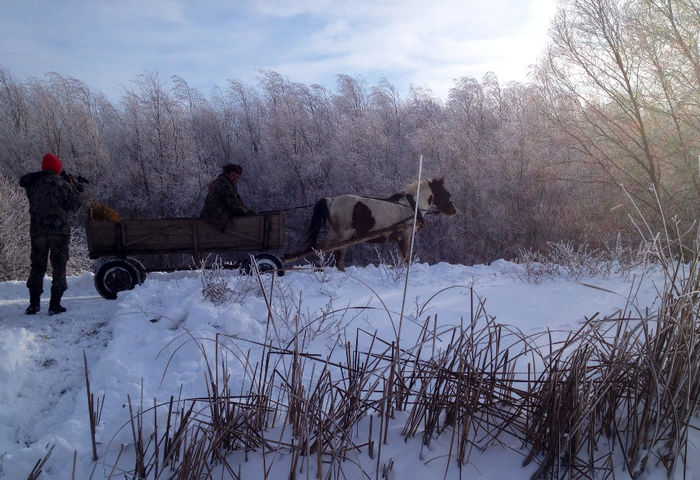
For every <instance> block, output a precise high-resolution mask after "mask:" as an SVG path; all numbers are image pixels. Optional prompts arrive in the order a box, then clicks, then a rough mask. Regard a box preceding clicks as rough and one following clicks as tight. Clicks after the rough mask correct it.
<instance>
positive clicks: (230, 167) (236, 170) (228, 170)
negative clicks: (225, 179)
mask: <svg viewBox="0 0 700 480" xmlns="http://www.w3.org/2000/svg"><path fill="white" fill-rule="evenodd" d="M231 172H233V173H237V174H238V175H243V167H241V166H240V165H236V164H235V163H229V164H228V165H224V174H226V175H228V174H229V173H231Z"/></svg>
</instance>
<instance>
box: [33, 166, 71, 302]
mask: <svg viewBox="0 0 700 480" xmlns="http://www.w3.org/2000/svg"><path fill="white" fill-rule="evenodd" d="M61 167H62V163H61V160H60V159H59V158H58V157H57V156H56V155H53V154H51V153H47V154H46V155H44V158H43V159H42V161H41V171H39V172H32V173H28V174H26V175H24V176H23V177H22V178H20V180H19V184H20V186H21V187H23V188H24V189H25V190H26V192H27V198H28V199H29V216H30V224H29V234H30V237H31V248H32V250H31V254H30V259H31V271H30V273H29V278H28V279H27V288H28V289H29V306H28V307H27V309H26V310H25V313H26V314H27V315H34V314H35V313H37V312H38V311H39V310H40V298H41V293H42V292H43V290H44V287H43V285H44V274H45V273H46V265H47V260H48V259H49V256H50V258H51V269H52V281H51V300H50V302H49V315H55V314H57V313H62V312H65V311H66V309H65V308H64V307H62V306H61V297H62V296H63V292H65V291H66V289H67V288H68V284H67V283H66V263H68V245H69V243H70V225H68V212H70V211H71V210H77V209H78V208H80V204H81V197H82V195H81V193H80V190H79V189H78V188H77V185H76V183H75V180H73V179H70V181H66V180H65V179H64V178H61V176H60V174H61Z"/></svg>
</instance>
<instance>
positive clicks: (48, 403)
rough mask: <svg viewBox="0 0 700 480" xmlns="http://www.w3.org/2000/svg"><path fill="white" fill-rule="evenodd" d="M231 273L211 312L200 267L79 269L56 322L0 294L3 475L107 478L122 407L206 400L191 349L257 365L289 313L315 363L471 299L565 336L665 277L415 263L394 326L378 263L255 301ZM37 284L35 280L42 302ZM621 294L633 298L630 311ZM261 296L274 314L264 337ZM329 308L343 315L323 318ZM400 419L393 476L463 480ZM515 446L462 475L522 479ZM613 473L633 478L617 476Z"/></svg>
mask: <svg viewBox="0 0 700 480" xmlns="http://www.w3.org/2000/svg"><path fill="white" fill-rule="evenodd" d="M227 274H228V275H230V278H229V279H228V282H229V283H228V284H229V286H230V287H231V289H232V290H233V291H234V292H235V295H234V298H233V299H232V300H230V301H229V302H227V303H224V304H222V305H218V306H217V305H214V304H213V303H212V302H210V301H209V300H206V299H205V298H204V297H203V294H202V281H201V276H200V274H199V272H197V271H180V272H174V273H151V274H149V276H148V278H147V279H146V281H145V282H144V283H143V284H142V285H140V286H137V287H136V288H135V289H134V290H131V291H128V292H122V293H120V294H119V296H118V299H117V300H105V299H103V298H101V297H100V296H99V295H98V294H97V292H96V291H95V289H94V286H93V277H92V275H91V274H85V275H82V276H79V277H71V278H69V280H68V285H69V288H68V291H67V292H66V294H65V296H64V301H63V304H64V306H65V307H66V308H67V309H68V311H67V312H66V313H65V314H62V315H58V316H53V317H49V316H48V315H47V307H48V301H47V300H46V298H44V301H43V302H42V310H41V312H40V313H39V314H37V315H35V316H28V315H24V308H25V307H26V305H27V290H26V287H25V285H24V282H4V283H0V479H13V480H14V479H24V478H27V475H28V474H29V472H30V471H31V470H32V468H33V467H34V464H35V463H36V462H37V460H39V459H40V458H42V457H43V456H44V455H45V454H46V452H47V451H48V448H49V447H50V446H51V445H55V448H54V451H53V453H52V455H51V456H50V458H49V460H48V462H47V463H46V465H45V467H44V469H43V473H42V474H41V476H40V477H39V478H43V479H57V480H63V479H70V478H72V477H71V475H72V468H73V455H74V452H77V453H76V458H77V470H76V476H75V478H78V479H87V478H93V479H103V478H105V479H106V478H108V477H109V475H110V471H111V468H112V464H113V463H114V459H115V458H116V456H117V454H118V452H119V448H120V446H121V445H125V446H127V450H128V447H129V446H130V445H131V444H132V443H133V438H132V432H131V427H130V425H129V423H128V420H129V405H128V401H129V399H130V400H131V402H132V404H133V406H134V408H136V407H137V406H138V405H139V404H140V402H141V401H142V400H141V399H144V400H143V402H144V405H145V408H147V407H148V406H152V405H153V402H154V399H156V400H157V401H158V402H165V401H167V400H168V399H169V398H170V396H171V395H173V396H175V397H176V398H177V397H178V396H181V397H182V398H192V397H199V396H206V394H207V390H206V379H205V372H206V369H207V360H206V358H204V356H203V354H202V352H201V351H200V348H199V343H202V344H205V343H206V342H207V341H208V340H206V339H214V338H215V337H216V335H217V334H220V335H222V336H226V337H225V338H226V341H227V345H229V347H230V350H229V352H228V353H229V355H230V358H229V363H230V364H232V365H233V364H234V363H235V361H236V359H241V358H244V357H245V356H246V354H247V352H249V351H250V352H251V353H250V358H254V359H257V358H259V352H260V348H261V347H259V346H258V345H257V344H256V343H255V342H264V341H265V340H266V335H267V338H268V339H270V338H275V341H278V342H280V344H283V343H284V342H291V341H292V340H293V338H294V331H295V329H296V328H297V327H296V326H295V324H294V322H289V321H284V319H285V318H291V316H290V315H287V316H286V317H285V315H283V313H284V312H287V313H289V312H297V311H298V312H299V317H300V320H299V322H300V323H301V324H304V325H306V328H307V333H308V335H307V336H306V337H305V338H306V339H307V340H306V344H305V345H304V350H305V351H307V352H313V353H318V354H321V356H322V357H325V356H326V355H328V354H329V352H330V351H331V349H333V348H337V346H338V344H339V338H340V339H343V340H344V339H345V338H348V339H350V338H352V339H354V338H355V331H356V329H358V328H361V329H364V330H366V331H369V332H374V331H376V332H377V336H378V337H379V338H384V339H389V340H391V339H394V338H395V332H396V331H397V329H398V328H399V325H400V328H401V338H402V339H404V338H405V339H415V338H417V337H418V335H419V331H420V328H421V327H422V325H423V322H424V320H425V318H426V317H427V316H432V317H433V318H434V317H435V316H437V319H438V327H439V328H440V329H447V328H449V327H450V326H454V325H459V324H460V322H464V321H467V320H468V318H469V315H470V305H471V304H472V302H473V301H474V298H481V299H483V300H484V302H485V307H486V310H487V312H488V313H489V315H492V316H495V317H496V321H497V322H499V323H500V324H504V325H509V326H511V327H512V328H515V329H518V330H520V331H522V332H524V333H526V334H532V333H537V332H541V331H544V330H546V329H550V330H551V331H553V332H555V334H560V335H562V336H563V335H565V333H566V332H568V331H571V330H572V329H575V328H576V327H577V325H579V323H580V322H582V321H584V320H585V319H586V318H590V317H591V316H593V315H595V314H600V315H608V314H613V313H614V312H616V311H618V310H619V309H624V310H627V309H629V308H633V307H636V308H646V307H649V308H652V309H653V308H654V307H655V306H658V305H656V302H657V301H658V300H657V290H658V289H659V288H660V283H662V282H663V277H662V275H661V274H660V273H659V272H655V273H648V272H647V273H645V274H642V272H636V273H635V274H627V275H610V276H608V277H605V278H587V279H583V280H575V279H572V278H567V277H565V276H559V277H548V278H544V279H542V281H540V282H538V283H533V282H528V281H526V280H525V279H524V271H523V269H522V267H521V266H519V265H516V264H514V263H510V262H507V261H503V260H500V261H497V262H494V263H493V264H491V265H475V266H461V265H449V264H446V263H440V264H437V265H427V264H416V265H413V266H412V268H411V271H410V275H409V281H408V288H407V290H406V296H405V297H406V300H405V304H404V311H405V314H404V319H403V321H401V322H400V320H399V317H400V312H401V310H402V299H403V296H404V294H403V293H404V277H402V276H400V275H398V274H397V272H396V271H395V270H392V269H390V268H389V267H386V266H378V267H377V266H368V267H365V268H355V267H349V268H348V269H347V272H346V273H340V272H336V271H334V270H333V271H332V270H324V271H322V272H319V271H315V270H300V271H291V272H288V273H287V274H286V275H285V276H284V277H276V279H275V281H274V285H273V286H272V287H271V285H272V284H271V278H270V276H269V275H267V276H265V277H264V278H263V282H264V285H265V289H266V294H265V295H263V293H262V290H261V289H260V285H259V284H258V283H257V280H256V279H255V278H253V277H246V276H239V275H238V274H237V273H233V272H229V273H227ZM49 281H50V279H49V278H47V279H45V287H44V291H45V292H48V291H49ZM593 287H595V288H593ZM270 290H271V291H272V294H271V295H270ZM631 290H632V291H635V292H636V295H635V298H634V299H633V302H632V304H629V299H628V297H629V292H630V291H631ZM473 294H474V295H475V296H473ZM44 297H46V294H45V295H44ZM268 297H270V298H271V301H272V304H273V309H274V310H275V312H276V313H277V314H279V315H278V316H276V317H275V322H274V323H275V324H274V326H273V327H272V330H270V331H268V325H267V317H268V309H267V301H268ZM299 305H301V308H300V309H298V307H299ZM345 307H368V308H359V309H346V308H345ZM336 310H342V311H344V313H342V314H335V315H326V316H325V317H323V316H322V315H321V313H322V312H330V311H336ZM556 332H560V333H556ZM194 339H197V342H195V341H194ZM83 352H85V355H86V358H87V362H88V365H89V377H90V384H91V390H92V392H93V393H95V396H96V397H101V396H102V395H104V410H103V412H102V417H101V421H100V424H99V426H98V429H97V438H98V442H99V444H98V455H99V457H100V459H99V460H98V461H97V462H93V461H92V446H91V441H90V427H89V416H88V406H87V400H86V389H85V376H84V375H85V373H84V364H83ZM230 374H231V379H230V385H231V391H232V392H236V393H237V392H239V391H240V389H241V385H242V384H243V382H244V381H245V371H244V369H242V368H234V367H231V370H230ZM400 417H401V413H399V414H398V416H397V419H396V421H395V422H393V423H392V424H391V425H390V431H389V442H388V444H386V445H383V446H382V448H383V452H382V458H383V459H386V461H388V460H389V459H392V460H393V462H394V464H393V467H392V472H391V475H390V478H396V479H404V478H442V477H443V476H444V475H445V471H446V470H447V478H450V479H455V478H460V471H459V469H458V468H457V466H456V463H455V462H454V460H453V461H452V462H451V463H450V462H447V460H446V457H447V452H448V450H449V443H450V436H449V435H444V436H441V437H439V438H437V439H436V440H435V441H434V442H432V443H431V445H430V447H429V449H425V448H423V449H422V448H421V441H420V438H418V437H416V438H412V439H409V440H408V441H405V440H404V439H403V438H402V437H401V436H400V430H401V427H402V425H403V423H402V422H401V418H400ZM161 421H163V419H161V418H159V422H161ZM147 428H150V427H148V426H146V427H145V429H146V430H147ZM690 435H691V437H690V441H689V455H688V458H689V459H691V460H690V463H689V465H688V466H687V471H686V477H685V478H687V479H693V478H695V479H698V478H700V464H699V463H698V462H699V461H698V460H697V458H698V457H700V455H697V454H696V453H697V450H698V443H699V442H700V436H698V432H697V430H691V434H690ZM518 449H519V445H518V444H517V443H515V444H514V445H513V448H506V447H491V448H489V449H487V450H486V451H485V452H476V451H475V452H473V453H472V455H471V456H470V459H469V463H468V464H467V465H466V466H464V467H463V471H462V472H461V475H462V476H463V478H484V479H490V478H498V479H501V478H529V477H530V475H532V473H533V472H534V471H535V466H534V465H533V464H530V465H529V466H527V467H523V466H522V461H523V457H522V451H518ZM694 452H695V453H694ZM358 456H363V457H364V458H365V459H366V462H367V463H366V465H367V466H369V468H371V470H369V476H370V477H372V478H373V477H374V472H375V470H374V467H373V466H371V465H373V463H372V462H373V461H370V460H369V459H368V458H367V455H366V454H358ZM693 459H695V460H693ZM263 461H264V460H263V459H262V458H261V456H260V455H256V453H254V452H251V453H249V454H248V460H247V461H245V460H244V457H243V456H241V457H240V460H238V459H236V460H235V465H238V463H241V472H242V473H243V478H263V475H262V474H261V473H260V469H261V468H262V465H263ZM268 461H269V459H268ZM363 461H364V460H363ZM312 463H313V462H312ZM268 466H269V465H268ZM131 467H133V465H131V466H129V468H131ZM273 467H274V468H273V469H272V471H271V474H270V477H269V478H280V479H281V478H287V476H288V473H289V467H288V464H285V458H283V457H282V458H278V459H277V463H276V464H275V465H274V466H273ZM353 472H354V474H353ZM347 473H350V475H351V476H350V478H363V477H362V475H361V474H360V473H359V471H357V470H356V469H350V468H349V469H348V471H347ZM353 475H355V476H353ZM615 475H616V478H622V479H625V478H630V477H629V474H628V473H626V472H624V471H622V470H621V469H619V470H618V471H616V472H615ZM305 476H306V475H305V474H304V477H305ZM119 478H121V477H119ZM300 478H301V477H300ZM365 478H366V477H365ZM643 478H647V479H652V480H656V479H662V478H665V474H664V472H663V470H662V469H660V468H652V469H651V470H650V471H649V472H647V473H645V474H644V477H643ZM679 478H681V477H679Z"/></svg>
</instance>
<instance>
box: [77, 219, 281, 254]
mask: <svg viewBox="0 0 700 480" xmlns="http://www.w3.org/2000/svg"><path fill="white" fill-rule="evenodd" d="M266 219H267V220H266ZM266 224H267V228H266ZM266 230H267V233H268V238H267V242H265V237H264V233H265V231H266ZM86 231H87V237H88V250H89V252H90V254H91V255H92V256H99V255H114V254H119V252H118V250H119V248H120V245H119V239H118V238H117V235H118V234H119V233H121V240H122V245H121V247H123V253H124V254H137V253H175V252H196V251H207V250H234V251H236V250H238V251H249V250H263V249H279V248H282V247H283V245H284V215H282V214H274V215H256V216H251V217H236V218H233V219H232V220H231V222H230V223H229V225H228V226H227V228H226V231H225V232H223V233H222V232H220V231H218V230H216V229H215V228H213V227H212V226H211V225H209V224H208V223H206V222H205V221H203V220H201V219H198V218H159V219H124V220H122V222H121V232H119V224H115V223H112V222H102V221H95V220H88V223H87V226H86Z"/></svg>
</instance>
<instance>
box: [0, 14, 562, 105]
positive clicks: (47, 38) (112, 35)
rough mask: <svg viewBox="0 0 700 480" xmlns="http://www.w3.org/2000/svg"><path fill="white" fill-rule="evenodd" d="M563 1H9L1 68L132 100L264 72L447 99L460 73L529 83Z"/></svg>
mask: <svg viewBox="0 0 700 480" xmlns="http://www.w3.org/2000/svg"><path fill="white" fill-rule="evenodd" d="M555 10H556V0H432V1H421V0H359V1H336V0H307V1H303V2H300V1H292V0H252V1H251V0H228V1H224V0H202V1H195V0H190V1H188V0H120V1H105V0H43V1H42V0H22V1H17V0H0V38H1V39H2V40H1V41H0V67H2V68H4V69H5V70H6V71H8V72H9V73H10V74H11V75H12V76H13V77H15V79H17V80H22V81H23V80H26V79H29V78H30V77H37V78H45V75H46V74H47V73H49V72H57V73H60V74H62V75H64V76H68V77H74V78H77V79H78V80H81V81H83V82H84V83H86V84H87V86H88V87H90V89H92V90H95V91H98V92H102V93H104V94H106V95H107V96H108V97H109V98H110V99H113V100H116V99H118V98H120V97H121V96H122V95H123V94H124V92H125V91H126V90H128V89H132V88H134V86H135V80H136V79H137V78H138V76H139V75H141V74H144V73H149V74H151V73H155V74H157V75H158V78H159V79H160V80H161V81H162V82H164V83H165V84H168V83H169V81H170V79H171V77H172V76H174V75H176V76H179V77H181V78H182V79H184V80H185V81H186V82H187V83H188V84H189V85H190V86H191V87H195V88H197V89H198V90H199V91H200V92H201V93H202V94H204V95H205V96H207V97H209V96H210V95H211V94H212V93H213V89H214V88H215V87H218V88H221V89H225V88H226V86H227V84H228V81H229V80H237V81H240V82H243V83H245V84H248V85H251V86H252V85H256V84H257V81H258V79H259V73H260V71H261V70H272V71H275V72H277V73H278V74H280V75H282V76H283V77H284V78H285V79H287V80H289V81H292V82H300V83H304V84H307V85H312V84H319V85H322V86H324V87H326V88H328V89H330V90H333V89H334V88H335V86H336V79H337V75H339V74H346V75H350V76H352V77H355V78H358V79H360V80H362V81H363V82H365V84H366V85H368V86H372V85H375V84H377V83H378V82H379V81H380V80H381V79H382V78H385V79H386V80H388V81H389V83H390V84H392V85H393V86H394V87H396V89H397V90H398V92H399V94H400V95H401V96H402V97H403V98H405V96H406V94H407V92H408V91H409V88H410V86H415V87H420V88H425V89H429V90H430V91H431V92H432V93H433V95H435V96H438V97H440V98H443V99H444V98H446V97H447V94H448V92H449V89H450V88H451V87H453V86H454V84H455V79H458V78H461V77H473V78H476V79H478V80H481V79H482V78H483V76H484V74H486V73H487V72H494V73H495V74H496V75H497V77H498V79H499V81H500V82H501V83H507V82H508V81H519V82H525V81H527V80H528V78H529V77H528V72H529V71H530V66H531V65H532V64H534V63H535V62H536V61H537V59H538V57H539V56H540V55H541V53H542V52H543V49H544V47H545V44H546V41H547V38H548V29H549V24H550V21H551V19H552V17H553V16H554V13H555Z"/></svg>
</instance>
